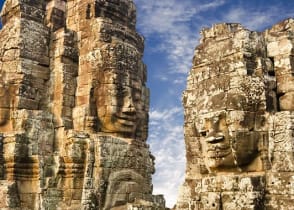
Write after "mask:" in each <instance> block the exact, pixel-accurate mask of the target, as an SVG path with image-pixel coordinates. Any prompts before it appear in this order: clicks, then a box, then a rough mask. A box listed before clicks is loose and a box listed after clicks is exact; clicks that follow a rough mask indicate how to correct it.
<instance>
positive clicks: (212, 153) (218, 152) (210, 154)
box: [207, 149, 231, 158]
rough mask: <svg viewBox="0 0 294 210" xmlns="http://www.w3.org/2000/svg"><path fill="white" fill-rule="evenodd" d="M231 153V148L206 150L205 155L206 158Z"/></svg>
mask: <svg viewBox="0 0 294 210" xmlns="http://www.w3.org/2000/svg"><path fill="white" fill-rule="evenodd" d="M229 154H231V150H229V149H226V150H208V151H207V157H208V158H223V157H226V156H228V155H229Z"/></svg>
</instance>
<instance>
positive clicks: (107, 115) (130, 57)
mask: <svg viewBox="0 0 294 210" xmlns="http://www.w3.org/2000/svg"><path fill="white" fill-rule="evenodd" d="M100 54H101V57H102V60H104V64H103V65H102V66H100V68H99V71H98V73H97V79H98V81H97V85H96V87H95V89H94V98H95V101H96V104H95V105H96V109H97V117H98V124H99V125H98V127H99V128H98V129H99V131H101V132H104V133H109V134H113V135H117V136H119V137H126V138H135V139H141V140H145V139H146V137H147V121H148V105H147V104H148V98H149V97H148V95H149V94H148V89H147V88H146V86H145V84H144V83H145V81H144V71H145V69H144V65H142V64H141V63H140V62H138V61H137V60H138V59H135V58H136V57H139V52H138V51H137V50H136V49H135V48H133V47H131V46H127V45H124V44H122V43H118V44H112V45H105V46H104V48H103V49H102V50H101V52H100ZM109 102H111V103H109Z"/></svg>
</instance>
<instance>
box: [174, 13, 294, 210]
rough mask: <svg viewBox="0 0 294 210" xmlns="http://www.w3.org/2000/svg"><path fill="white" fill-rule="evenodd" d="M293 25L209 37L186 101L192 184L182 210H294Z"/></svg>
mask: <svg viewBox="0 0 294 210" xmlns="http://www.w3.org/2000/svg"><path fill="white" fill-rule="evenodd" d="M293 32H294V20H293V19H291V18H290V19H287V20H284V21H282V22H280V23H278V24H276V25H274V26H273V27H272V28H270V29H268V30H266V31H264V32H262V33H260V32H254V31H250V30H248V29H246V28H244V27H243V26H241V25H240V24H233V23H230V24H229V23H228V24H226V23H223V24H216V25H214V26H213V27H212V28H209V29H208V28H207V29H203V30H202V32H201V33H202V38H201V40H200V44H199V46H197V47H196V49H195V55H194V59H193V67H192V69H191V71H190V74H189V76H188V81H187V89H186V90H185V91H184V94H183V105H184V109H185V127H184V128H185V143H186V157H187V166H186V179H185V183H184V184H183V185H182V187H181V190H180V195H179V198H178V202H177V207H176V209H178V210H180V209H183V210H184V209H185V210H186V209H189V210H202V209H203V210H204V209H209V210H213V209H215V210H236V209H246V210H249V209H252V210H257V209H258V210H263V209H266V210H273V209H293V200H294V191H293V186H294V156H293V154H294V153H293V152H294V144H293V142H294V135H293V134H294V112H293V111H294V76H293V75H294V74H293V73H294V59H293V58H294V57H293V46H294V41H293V40H294V39H293V38H294V36H293Z"/></svg>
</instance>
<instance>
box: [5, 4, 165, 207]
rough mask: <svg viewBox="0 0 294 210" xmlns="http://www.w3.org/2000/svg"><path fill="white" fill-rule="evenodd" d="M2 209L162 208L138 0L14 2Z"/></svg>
mask: <svg viewBox="0 0 294 210" xmlns="http://www.w3.org/2000/svg"><path fill="white" fill-rule="evenodd" d="M1 18H2V23H3V28H2V30H1V31H0V165H1V166H0V195H1V198H2V199H1V201H0V208H1V209H15V210H16V209H19V210H20V209H21V210H25V209H28V210H31V209H48V210H49V209H50V210H55V209H62V210H66V209H68V210H69V209H70V210H74V209H85V210H86V209H87V210H90V209H93V210H94V209H105V210H109V209H164V199H163V197H162V196H154V195H152V183H151V175H152V174H153V173H154V157H153V156H152V155H151V153H150V151H149V147H148V145H147V144H146V139H147V130H148V111H149V90H148V88H147V87H146V67H145V65H144V64H143V62H142V55H143V48H144V41H143V38H142V37H141V36H140V35H139V34H138V33H137V32H136V30H135V24H136V10H135V5H134V3H133V2H132V1H131V0H117V1H113V0H112V1H110V0H109V1H108V0H103V1H97V0H96V1H95V0H67V1H65V0H31V1H24V0H6V1H5V4H4V7H3V9H2V12H1Z"/></svg>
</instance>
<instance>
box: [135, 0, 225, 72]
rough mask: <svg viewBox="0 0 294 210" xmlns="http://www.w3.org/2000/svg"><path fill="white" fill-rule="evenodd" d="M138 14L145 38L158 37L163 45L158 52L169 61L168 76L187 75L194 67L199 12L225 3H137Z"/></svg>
mask: <svg viewBox="0 0 294 210" xmlns="http://www.w3.org/2000/svg"><path fill="white" fill-rule="evenodd" d="M135 2H136V3H137V5H140V6H138V8H139V12H140V13H142V14H144V15H140V16H139V21H138V28H139V29H140V31H141V32H142V33H143V34H144V36H146V37H147V38H148V37H149V36H158V37H159V38H160V39H161V43H160V44H159V45H158V46H156V50H158V51H162V52H164V53H166V56H167V57H168V59H169V66H168V67H169V68H168V69H167V70H168V71H167V73H169V74H172V73H180V74H186V73H187V72H188V71H189V69H190V66H191V59H192V56H193V49H194V46H196V43H197V40H198V38H197V37H198V32H197V31H196V29H195V28H192V27H191V24H190V23H191V21H192V20H193V18H194V17H195V16H196V15H197V14H198V13H200V12H203V11H207V10H209V9H213V8H216V7H218V6H220V5H222V4H224V2H225V1H224V0H214V1H210V2H209V3H205V2H201V1H197V2H195V1H192V0H186V1H180V2H179V1H178V0H160V1H159V0H148V1H146V0H135Z"/></svg>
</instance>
